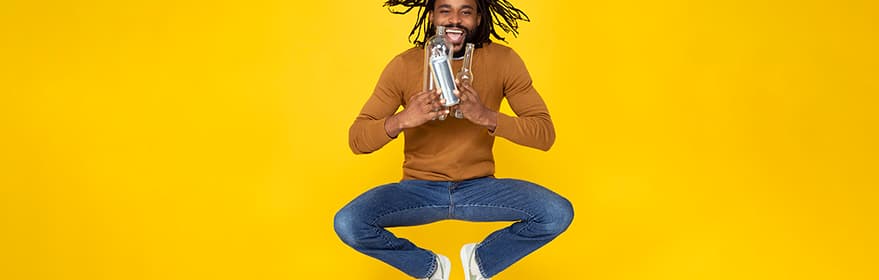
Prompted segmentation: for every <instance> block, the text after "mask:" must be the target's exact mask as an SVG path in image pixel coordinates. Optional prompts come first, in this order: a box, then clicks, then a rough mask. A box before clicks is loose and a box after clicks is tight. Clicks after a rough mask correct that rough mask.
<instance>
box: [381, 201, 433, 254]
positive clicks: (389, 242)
mask: <svg viewBox="0 0 879 280" xmlns="http://www.w3.org/2000/svg"><path fill="white" fill-rule="evenodd" d="M439 207H443V206H442V205H426V206H417V207H408V208H403V209H395V210H391V211H387V212H385V213H382V214H379V215H377V216H376V217H375V218H374V219H372V221H370V224H373V225H375V227H376V231H377V233H379V234H378V235H379V236H381V237H382V239H384V241H385V247H388V248H390V247H391V239H390V238H388V237H387V235H386V234H381V233H382V230H383V229H384V227H382V226H379V225H378V224H377V223H376V222H378V220H379V219H381V218H382V217H384V216H387V215H390V214H394V213H397V212H402V211H407V210H412V209H420V208H439Z"/></svg>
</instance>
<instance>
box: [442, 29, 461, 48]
mask: <svg viewBox="0 0 879 280" xmlns="http://www.w3.org/2000/svg"><path fill="white" fill-rule="evenodd" d="M446 39H447V40H448V41H449V43H451V44H452V45H460V44H463V43H464V30H462V29H457V28H453V29H446Z"/></svg>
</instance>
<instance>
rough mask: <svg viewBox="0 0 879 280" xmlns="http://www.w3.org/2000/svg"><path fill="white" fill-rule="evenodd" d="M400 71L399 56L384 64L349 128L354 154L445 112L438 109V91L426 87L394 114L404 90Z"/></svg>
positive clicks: (389, 139)
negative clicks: (373, 88) (425, 89)
mask: <svg viewBox="0 0 879 280" xmlns="http://www.w3.org/2000/svg"><path fill="white" fill-rule="evenodd" d="M403 71H405V67H403V63H401V61H400V57H396V58H395V59H394V60H392V61H391V63H389V64H388V66H387V67H385V70H384V71H383V72H382V75H381V77H380V78H379V82H378V84H377V85H376V87H375V90H374V91H373V94H372V96H370V97H369V100H367V101H366V104H364V105H363V109H361V110H360V114H359V115H358V116H357V118H356V119H355V120H354V123H353V124H352V125H351V128H350V129H349V130H348V145H349V146H350V147H351V151H353V152H354V153H355V154H368V153H371V152H374V151H376V150H378V149H380V148H381V147H383V146H384V145H385V144H387V143H388V142H390V141H391V140H392V139H394V138H396V137H397V135H399V134H400V132H402V131H403V130H404V129H406V128H412V127H417V126H419V125H422V124H424V123H425V122H428V121H430V120H431V119H433V118H435V117H436V115H437V114H440V113H446V114H447V113H448V112H447V111H440V110H439V109H440V108H439V107H440V105H439V102H438V94H437V92H434V91H428V92H420V93H418V94H415V95H414V96H412V98H410V100H409V102H408V103H407V105H406V108H404V109H403V111H400V113H398V114H396V115H395V114H394V112H395V111H397V108H399V107H400V105H402V100H403V90H402V89H401V87H400V86H399V77H405V76H404V75H402V73H403Z"/></svg>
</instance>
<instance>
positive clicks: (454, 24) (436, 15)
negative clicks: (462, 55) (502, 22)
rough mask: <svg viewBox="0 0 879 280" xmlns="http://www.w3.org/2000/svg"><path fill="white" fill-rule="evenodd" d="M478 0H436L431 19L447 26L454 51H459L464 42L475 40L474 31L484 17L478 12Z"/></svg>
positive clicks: (436, 23) (447, 39) (448, 38)
mask: <svg viewBox="0 0 879 280" xmlns="http://www.w3.org/2000/svg"><path fill="white" fill-rule="evenodd" d="M476 9H477V6H476V0H436V2H435V3H434V7H433V11H432V12H431V13H430V21H431V22H432V23H433V24H434V25H441V26H445V27H446V41H447V42H449V43H450V44H452V52H454V53H459V52H460V51H461V50H463V49H464V44H465V43H467V42H472V41H473V31H474V30H475V29H476V27H477V26H479V23H480V22H481V20H482V18H481V17H480V16H479V13H477V12H476Z"/></svg>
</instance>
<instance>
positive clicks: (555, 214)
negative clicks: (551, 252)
mask: <svg viewBox="0 0 879 280" xmlns="http://www.w3.org/2000/svg"><path fill="white" fill-rule="evenodd" d="M545 211H546V212H545V216H544V217H545V219H544V220H545V222H546V223H544V226H545V230H546V231H547V232H550V233H552V234H561V233H562V232H564V231H565V230H566V229H568V226H570V225H571V222H573V221H574V207H573V205H572V204H571V202H570V201H568V200H567V199H566V198H564V197H561V196H559V197H558V198H557V199H553V200H549V201H547V202H546V208H545Z"/></svg>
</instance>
